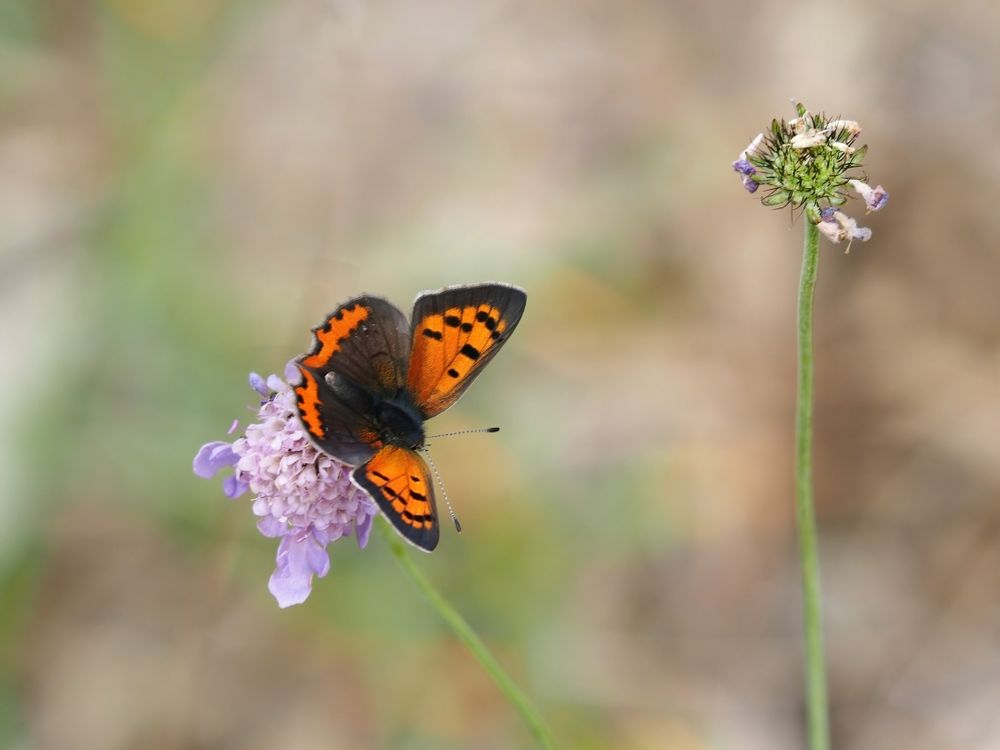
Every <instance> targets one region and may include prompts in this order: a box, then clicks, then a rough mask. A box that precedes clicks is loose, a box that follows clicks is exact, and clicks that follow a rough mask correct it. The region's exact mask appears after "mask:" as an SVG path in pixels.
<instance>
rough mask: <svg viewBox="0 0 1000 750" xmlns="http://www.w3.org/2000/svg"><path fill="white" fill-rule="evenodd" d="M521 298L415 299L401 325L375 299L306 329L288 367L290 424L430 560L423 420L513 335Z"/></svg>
mask: <svg viewBox="0 0 1000 750" xmlns="http://www.w3.org/2000/svg"><path fill="white" fill-rule="evenodd" d="M526 300H527V296H526V295H525V293H524V291H522V290H521V289H518V288H517V287H514V286H508V285H507V284H496V283H487V284H474V285H468V286H455V287H447V288H445V289H442V290H440V291H436V292H424V293H422V294H420V295H418V296H417V299H416V302H414V304H413V317H412V320H411V321H410V322H407V320H406V316H405V315H404V314H403V313H402V312H401V311H400V310H399V309H398V308H397V307H396V306H395V305H393V304H391V303H390V302H388V301H387V300H384V299H382V298H380V297H371V296H367V295H366V296H362V297H356V298H354V299H351V300H348V301H347V302H345V303H343V304H342V305H341V306H340V307H338V308H337V309H336V310H335V311H334V312H333V313H331V314H330V315H328V316H327V317H326V319H325V320H324V321H323V322H322V323H320V324H319V325H318V326H316V327H315V328H314V329H313V345H312V347H311V348H310V349H309V351H308V352H306V353H305V354H303V355H302V356H301V357H299V358H298V359H296V360H295V362H296V365H297V367H298V370H299V373H300V374H301V381H300V382H299V384H298V385H296V386H295V393H296V395H297V396H298V410H299V418H300V419H301V421H302V425H303V426H304V427H305V429H306V432H307V433H308V434H309V437H310V438H312V441H313V443H315V444H316V446H317V447H318V448H319V449H320V450H322V451H323V452H324V453H328V454H329V455H331V456H333V457H334V458H337V459H339V460H341V461H343V462H345V463H348V464H351V465H354V466H357V468H356V469H355V470H354V471H353V472H352V474H351V478H352V480H353V481H354V483H355V484H356V485H358V486H359V487H361V488H362V489H363V490H365V491H366V492H367V493H368V494H370V495H371V496H372V498H373V499H374V500H375V502H376V503H377V504H378V507H379V508H380V509H381V510H382V512H383V513H384V514H385V515H386V517H387V518H388V519H389V520H390V521H391V522H392V525H393V526H394V527H395V528H396V530H397V531H398V532H399V533H400V534H401V535H402V536H403V538H404V539H406V540H408V541H410V542H412V543H413V544H415V545H416V546H417V547H420V548H421V549H423V550H427V551H428V552H430V551H431V550H433V549H434V548H435V547H436V546H437V543H438V536H439V532H440V527H439V523H438V513H437V507H436V506H435V503H434V486H433V483H432V481H431V476H430V472H429V471H428V469H427V464H426V463H425V462H424V459H423V458H422V457H421V456H420V454H419V453H418V451H419V450H420V449H421V448H422V447H423V444H424V420H427V419H430V418H431V417H433V416H435V415H436V414H440V413H441V412H443V411H444V410H445V409H447V408H448V407H449V406H451V405H452V404H454V403H455V402H456V401H457V400H458V399H459V397H460V396H461V395H462V394H463V393H464V392H465V389H466V388H468V387H469V384H470V383H472V381H473V380H475V379H476V376H477V375H479V373H480V372H482V370H483V368H484V367H485V366H486V363H487V362H489V361H490V360H491V359H493V357H494V356H496V353H497V352H498V351H500V347H502V346H503V344H504V342H505V341H506V340H507V339H508V338H510V335H511V334H512V333H513V332H514V328H516V327H517V323H518V321H519V320H520V319H521V314H522V313H523V312H524V305H525V302H526Z"/></svg>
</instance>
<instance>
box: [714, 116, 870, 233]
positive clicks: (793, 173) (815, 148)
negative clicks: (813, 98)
mask: <svg viewBox="0 0 1000 750" xmlns="http://www.w3.org/2000/svg"><path fill="white" fill-rule="evenodd" d="M796 113H797V115H798V116H797V117H794V118H792V119H791V120H788V121H787V122H786V121H785V120H772V121H771V127H770V129H769V130H768V131H767V133H766V134H761V135H758V136H757V137H756V138H755V139H754V140H753V142H752V143H751V144H750V146H748V147H747V148H746V149H745V150H744V151H743V152H741V153H740V156H739V158H738V159H737V160H736V161H734V162H733V169H734V170H735V171H736V172H738V173H740V174H741V175H742V182H743V186H744V187H745V188H746V189H747V191H748V192H751V193H752V192H754V191H756V190H757V188H758V187H761V186H763V187H765V188H766V192H765V193H764V195H763V197H762V198H761V203H763V204H764V205H765V206H776V207H784V206H791V207H792V208H793V209H802V210H803V211H804V213H805V215H806V217H807V218H808V220H809V221H811V222H812V223H813V224H816V225H817V226H818V228H819V230H820V232H821V233H822V234H823V235H824V236H826V237H828V238H829V239H831V240H832V241H834V242H840V241H842V240H844V239H847V240H849V241H850V240H853V239H860V240H867V239H868V238H869V237H870V236H871V230H870V229H867V228H865V227H858V226H857V223H856V222H854V220H853V219H850V217H848V216H847V215H846V214H844V213H842V212H840V211H839V209H840V207H841V206H843V205H844V204H845V203H846V202H847V199H848V198H849V197H850V195H851V194H850V193H849V192H848V191H847V190H845V186H848V185H849V186H850V187H851V188H853V189H854V191H855V192H856V193H857V194H858V195H859V196H860V197H861V198H862V199H863V200H864V201H865V206H866V208H867V209H868V212H871V211H878V210H879V209H880V208H882V207H883V206H885V204H886V202H888V200H889V194H888V193H887V192H886V191H885V189H884V188H883V187H882V186H881V185H878V186H876V187H874V188H872V187H869V186H868V184H867V183H865V182H862V181H861V180H860V179H857V178H855V177H854V175H853V173H854V172H855V170H858V169H859V168H860V167H861V160H862V159H863V158H864V156H865V154H866V152H867V150H868V147H867V146H857V145H856V141H857V138H858V136H859V135H860V134H861V126H860V125H859V124H858V123H857V122H856V121H854V120H844V119H827V117H826V116H825V115H822V114H818V115H815V114H811V113H810V112H809V111H808V110H806V108H805V107H803V106H802V105H801V104H799V105H797V106H796ZM750 183H752V187H751V184H750ZM830 209H837V211H836V213H829V214H827V215H828V217H829V218H824V213H826V212H827V211H828V210H830ZM838 215H839V216H840V217H843V220H841V219H840V218H837V216H838ZM824 225H826V226H824ZM838 238H839V239H838Z"/></svg>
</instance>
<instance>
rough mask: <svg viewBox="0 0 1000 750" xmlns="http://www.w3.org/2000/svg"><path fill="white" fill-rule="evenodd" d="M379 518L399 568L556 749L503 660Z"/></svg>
mask: <svg viewBox="0 0 1000 750" xmlns="http://www.w3.org/2000/svg"><path fill="white" fill-rule="evenodd" d="M377 520H378V528H379V531H380V532H381V534H382V536H383V537H384V538H385V541H386V542H387V543H388V545H389V549H390V550H392V554H393V555H394V556H395V557H396V560H397V561H398V562H399V565H400V567H401V568H402V569H403V570H404V571H405V572H406V574H407V575H408V576H409V577H410V579H411V580H412V581H413V582H414V583H415V584H416V586H417V588H418V589H420V592H421V593H422V594H423V595H424V597H426V599H427V601H428V602H430V604H431V606H432V607H434V609H436V610H437V612H438V614H439V615H441V617H442V618H443V619H444V621H445V622H446V623H448V625H449V626H450V627H451V629H452V630H453V631H455V635H457V636H458V639H459V640H460V641H462V643H464V644H465V645H466V647H468V649H469V650H470V651H471V652H472V654H473V656H475V657H476V659H477V660H478V661H479V663H480V664H481V665H482V666H483V669H485V670H486V672H487V673H488V674H489V676H490V677H492V678H493V681H494V682H495V683H496V684H497V687H499V688H500V691H501V692H502V693H503V694H504V695H505V696H506V697H507V700H509V701H510V702H511V704H512V705H513V706H514V708H516V709H517V711H518V713H519V714H521V718H522V719H523V720H524V723H525V724H527V725H528V730H529V731H530V732H531V734H532V736H533V737H534V738H535V742H536V743H537V744H538V746H539V747H541V748H545V749H546V750H555V744H554V743H553V742H552V738H551V737H550V736H549V733H548V730H547V729H546V728H545V724H544V723H543V722H542V717H541V716H540V715H539V713H538V711H536V710H535V707H534V706H532V705H531V703H530V702H529V701H528V698H527V696H526V695H525V694H524V693H523V692H521V689H520V688H519V687H518V686H517V685H515V684H514V681H513V680H512V679H511V678H510V676H509V675H508V674H507V673H506V672H505V671H504V669H503V667H501V666H500V663H499V662H498V661H497V660H496V658H495V657H494V656H493V654H491V653H490V650H489V649H488V648H487V647H486V644H485V643H483V642H482V640H480V638H479V636H478V635H476V633H475V631H474V630H473V629H472V627H471V626H470V625H469V623H467V622H466V621H465V618H464V617H462V615H460V614H459V613H458V612H457V611H456V610H455V609H454V608H453V607H452V606H451V605H450V604H448V602H447V601H445V599H444V597H442V596H441V594H439V593H438V592H437V590H436V589H435V588H434V587H433V586H432V585H431V583H430V581H428V580H427V578H426V577H425V576H424V574H423V573H421V572H420V569H419V568H418V567H417V566H416V565H415V564H414V563H413V560H411V559H410V556H409V554H408V552H407V550H406V545H405V544H404V543H403V541H402V539H400V538H399V535H398V534H396V532H395V531H394V530H393V529H392V527H391V526H390V525H389V522H388V521H387V520H386V519H385V518H383V517H382V516H379V517H378V519H377Z"/></svg>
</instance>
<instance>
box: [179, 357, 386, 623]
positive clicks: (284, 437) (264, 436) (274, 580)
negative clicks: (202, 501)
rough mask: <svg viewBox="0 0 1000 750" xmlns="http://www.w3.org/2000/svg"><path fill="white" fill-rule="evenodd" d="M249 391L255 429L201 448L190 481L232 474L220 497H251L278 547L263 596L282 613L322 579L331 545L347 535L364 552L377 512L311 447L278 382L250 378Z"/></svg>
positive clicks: (347, 473)
mask: <svg viewBox="0 0 1000 750" xmlns="http://www.w3.org/2000/svg"><path fill="white" fill-rule="evenodd" d="M286 377H287V378H291V377H294V370H287V369H286ZM250 387H251V388H253V389H254V390H255V391H256V392H257V393H258V394H259V395H260V397H261V401H260V408H259V409H258V410H257V421H256V422H254V423H253V424H250V425H248V426H247V428H246V431H245V432H244V434H243V436H242V437H239V438H237V439H236V440H235V441H234V442H232V443H227V442H224V441H214V442H211V443H206V444H205V445H203V446H202V447H201V449H200V450H199V451H198V454H197V455H196V456H195V458H194V473H195V474H197V475H198V476H200V477H204V478H206V479H207V478H210V477H213V476H215V474H216V473H217V472H218V471H220V470H221V469H224V468H226V467H228V466H232V467H233V469H234V471H233V474H232V475H231V476H229V477H227V478H226V479H225V480H224V481H223V485H222V489H223V492H224V493H225V494H226V496H228V497H230V498H233V499H235V498H237V497H240V496H241V495H243V494H244V493H245V492H246V491H247V490H250V491H251V492H252V493H254V495H255V497H254V498H253V512H254V515H256V516H258V518H259V520H258V521H257V529H258V530H259V531H260V533H261V534H263V535H264V536H266V537H271V538H280V539H281V542H280V543H279V545H278V555H277V564H276V566H275V570H274V573H273V574H272V575H271V579H270V581H269V582H268V589H269V590H270V592H271V594H272V595H273V596H274V598H275V599H276V600H277V601H278V605H279V606H281V607H288V606H290V605H292V604H300V603H302V602H304V601H305V600H306V598H307V597H308V596H309V593H310V591H311V590H312V579H313V576H314V575H317V576H319V577H320V578H322V577H323V576H325V575H326V574H327V572H328V571H329V569H330V557H329V555H328V554H327V551H326V547H327V545H328V544H329V543H330V542H333V541H336V540H337V539H340V538H341V537H345V536H349V535H350V534H351V533H352V532H353V533H354V534H355V536H356V537H357V540H358V545H359V546H360V547H362V548H364V546H365V545H366V544H367V543H368V536H369V534H370V533H371V524H372V517H373V516H374V515H375V511H376V509H375V504H374V503H372V501H371V499H370V498H369V497H368V495H367V493H365V492H364V491H363V490H361V489H359V488H358V487H355V486H354V485H353V484H352V483H351V470H352V467H350V466H348V465H347V464H344V463H341V462H340V461H337V460H336V459H334V458H331V457H330V456H328V455H326V454H324V453H321V452H319V451H318V450H316V448H315V447H313V445H312V443H311V442H310V441H309V438H308V437H307V436H306V433H305V431H304V430H303V429H302V426H301V424H300V423H299V418H298V415H297V412H296V407H295V394H294V392H293V391H292V389H291V388H290V387H289V386H288V384H287V383H286V382H285V381H283V380H282V379H281V378H279V377H278V376H277V375H271V376H270V377H268V378H267V379H266V380H265V379H264V378H262V377H261V376H260V375H257V374H256V373H251V374H250ZM237 424H238V423H237V422H234V423H233V425H232V426H231V427H230V428H229V434H232V433H233V432H235V431H236V428H237Z"/></svg>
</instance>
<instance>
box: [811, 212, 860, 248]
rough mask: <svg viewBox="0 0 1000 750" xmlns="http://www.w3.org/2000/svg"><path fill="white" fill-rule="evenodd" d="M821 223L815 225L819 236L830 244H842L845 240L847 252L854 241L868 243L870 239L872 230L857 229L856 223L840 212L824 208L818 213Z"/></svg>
mask: <svg viewBox="0 0 1000 750" xmlns="http://www.w3.org/2000/svg"><path fill="white" fill-rule="evenodd" d="M820 216H821V217H822V221H820V223H819V224H817V225H816V228H817V229H819V231H820V234H822V235H823V236H824V237H826V238H827V239H828V240H830V242H842V241H843V240H847V250H846V251H845V252H850V251H851V243H852V242H853V241H854V240H861V241H862V242H868V240H870V239H871V238H872V230H871V229H869V228H868V227H859V226H858V222H857V221H855V220H854V219H852V218H851V217H850V216H848V215H847V214H845V213H843V212H842V211H837V210H836V209H833V208H825V209H823V211H821V212H820Z"/></svg>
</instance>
